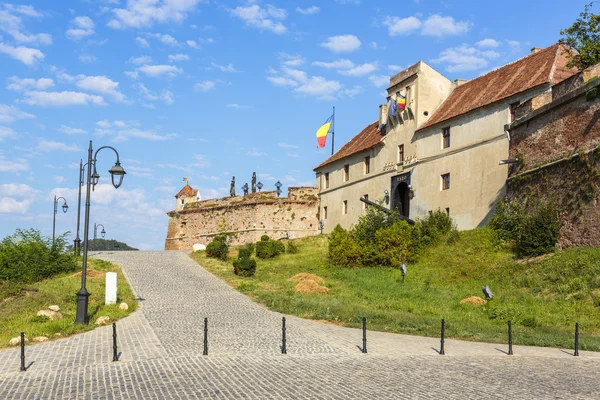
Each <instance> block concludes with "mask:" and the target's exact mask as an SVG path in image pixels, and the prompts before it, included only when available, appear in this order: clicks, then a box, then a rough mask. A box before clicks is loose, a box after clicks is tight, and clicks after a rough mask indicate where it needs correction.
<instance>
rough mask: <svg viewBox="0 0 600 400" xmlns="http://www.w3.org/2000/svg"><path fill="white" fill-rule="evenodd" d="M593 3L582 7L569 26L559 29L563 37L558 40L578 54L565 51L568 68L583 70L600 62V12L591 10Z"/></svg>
mask: <svg viewBox="0 0 600 400" xmlns="http://www.w3.org/2000/svg"><path fill="white" fill-rule="evenodd" d="M594 3H595V2H591V3H590V4H587V5H586V6H585V7H584V9H583V12H582V13H581V14H579V18H577V20H576V21H575V23H574V24H573V25H571V27H569V28H567V29H562V30H561V31H560V34H561V35H562V36H563V37H562V38H561V39H560V40H559V41H558V42H559V43H562V44H566V45H567V46H569V47H571V48H572V49H575V50H577V52H578V54H576V53H574V52H568V53H567V54H568V55H567V57H568V58H569V62H568V63H567V67H569V68H571V67H576V68H578V69H579V70H583V69H586V68H588V67H591V66H592V65H594V64H597V63H599V62H600V13H598V14H593V13H592V12H591V8H592V5H593V4H594Z"/></svg>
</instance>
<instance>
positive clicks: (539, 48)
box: [531, 47, 544, 54]
mask: <svg viewBox="0 0 600 400" xmlns="http://www.w3.org/2000/svg"><path fill="white" fill-rule="evenodd" d="M542 50H544V49H542V48H541V47H532V48H531V54H535V53H539V52H540V51H542Z"/></svg>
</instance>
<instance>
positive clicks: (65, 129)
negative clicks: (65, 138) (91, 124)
mask: <svg viewBox="0 0 600 400" xmlns="http://www.w3.org/2000/svg"><path fill="white" fill-rule="evenodd" d="M57 131H59V132H61V133H64V134H66V135H85V134H87V131H86V130H85V129H81V128H71V127H70V126H67V125H61V126H60V128H58V129H57Z"/></svg>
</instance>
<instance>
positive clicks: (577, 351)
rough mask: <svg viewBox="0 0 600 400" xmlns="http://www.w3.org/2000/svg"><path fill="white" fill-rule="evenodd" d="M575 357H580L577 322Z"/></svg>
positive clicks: (577, 323)
mask: <svg viewBox="0 0 600 400" xmlns="http://www.w3.org/2000/svg"><path fill="white" fill-rule="evenodd" d="M573 355H574V356H575V357H577V356H579V322H575V353H573Z"/></svg>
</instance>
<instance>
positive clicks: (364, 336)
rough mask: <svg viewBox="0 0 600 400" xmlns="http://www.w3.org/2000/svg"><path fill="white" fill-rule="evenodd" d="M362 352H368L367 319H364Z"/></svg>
mask: <svg viewBox="0 0 600 400" xmlns="http://www.w3.org/2000/svg"><path fill="white" fill-rule="evenodd" d="M362 352H363V353H366V352H367V317H363V347H362Z"/></svg>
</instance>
